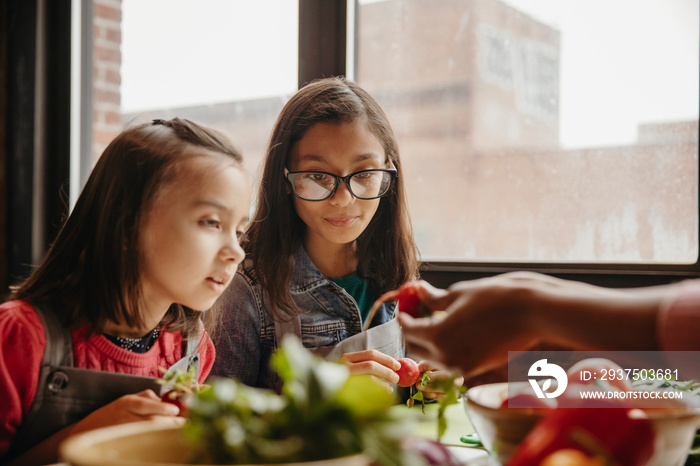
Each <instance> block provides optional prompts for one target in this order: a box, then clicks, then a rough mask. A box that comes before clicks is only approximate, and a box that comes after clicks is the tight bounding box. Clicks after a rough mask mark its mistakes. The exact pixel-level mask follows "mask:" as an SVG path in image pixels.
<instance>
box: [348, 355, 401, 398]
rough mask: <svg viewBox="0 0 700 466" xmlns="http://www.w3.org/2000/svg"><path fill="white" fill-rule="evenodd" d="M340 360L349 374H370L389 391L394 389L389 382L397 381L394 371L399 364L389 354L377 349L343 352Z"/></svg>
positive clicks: (397, 368) (397, 377) (397, 376)
mask: <svg viewBox="0 0 700 466" xmlns="http://www.w3.org/2000/svg"><path fill="white" fill-rule="evenodd" d="M340 361H341V362H342V363H344V364H345V365H346V366H348V368H349V369H350V373H351V374H353V375H371V376H373V377H375V378H377V379H378V381H379V382H380V383H382V384H383V385H385V386H386V387H387V389H388V390H389V391H393V390H394V388H393V386H392V385H390V384H395V383H397V382H398V381H399V375H398V374H397V373H396V371H397V370H399V368H400V367H401V364H399V362H398V361H397V360H396V359H394V358H392V357H391V356H387V355H386V354H384V353H381V352H379V351H377V350H373V349H372V350H364V351H356V352H354V353H345V354H343V355H342V356H341V357H340Z"/></svg>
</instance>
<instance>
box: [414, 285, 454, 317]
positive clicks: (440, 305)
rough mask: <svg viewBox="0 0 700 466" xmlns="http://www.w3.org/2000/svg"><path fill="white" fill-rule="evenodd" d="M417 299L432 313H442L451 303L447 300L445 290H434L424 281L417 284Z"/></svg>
mask: <svg viewBox="0 0 700 466" xmlns="http://www.w3.org/2000/svg"><path fill="white" fill-rule="evenodd" d="M418 285H419V286H418V288H417V290H416V291H417V292H418V297H419V298H420V300H421V302H423V304H425V305H426V306H428V307H429V308H430V309H431V310H433V311H442V310H443V309H445V308H446V307H447V306H448V305H449V304H450V303H451V302H452V301H451V300H449V299H448V293H447V291H446V290H442V289H439V288H435V287H434V286H433V285H431V284H430V283H428V282H426V281H425V280H420V281H419V282H418Z"/></svg>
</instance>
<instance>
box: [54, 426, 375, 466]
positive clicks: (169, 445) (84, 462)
mask: <svg viewBox="0 0 700 466" xmlns="http://www.w3.org/2000/svg"><path fill="white" fill-rule="evenodd" d="M60 454H61V457H62V459H63V461H64V462H65V463H66V464H69V465H71V466H117V465H120V466H123V465H125V464H128V465H130V466H185V465H191V464H192V463H190V462H188V460H189V459H190V458H191V457H192V452H191V450H190V449H189V447H188V446H187V444H186V442H185V439H184V438H183V437H182V434H181V428H180V427H179V426H173V424H172V422H166V423H164V422H160V421H143V422H134V423H130V424H122V425H118V426H113V427H105V428H102V429H96V430H93V431H90V432H86V433H83V434H79V435H76V436H74V437H71V438H69V439H68V440H66V441H65V442H63V444H62V445H61V449H60ZM370 464H371V462H370V460H369V458H368V457H367V456H365V455H362V454H359V455H353V456H347V457H343V458H335V459H331V460H324V461H310V462H303V463H286V466H326V465H327V466H369V465H370ZM248 466H250V465H248Z"/></svg>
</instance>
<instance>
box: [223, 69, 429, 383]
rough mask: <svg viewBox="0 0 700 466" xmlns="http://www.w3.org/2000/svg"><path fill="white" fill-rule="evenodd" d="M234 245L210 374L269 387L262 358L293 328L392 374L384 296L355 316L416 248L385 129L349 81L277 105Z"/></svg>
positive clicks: (380, 373)
mask: <svg viewBox="0 0 700 466" xmlns="http://www.w3.org/2000/svg"><path fill="white" fill-rule="evenodd" d="M243 247H244V249H245V250H246V252H247V253H248V257H247V258H246V260H245V261H244V264H243V266H242V267H241V269H240V270H239V271H238V273H237V274H236V277H235V278H234V280H233V282H232V284H231V286H230V287H229V288H228V289H227V291H226V293H225V294H224V296H223V297H222V299H220V300H219V301H218V302H217V307H219V306H220V307H221V308H222V309H221V310H222V312H221V313H220V317H221V318H222V319H223V322H222V325H220V329H221V330H222V331H220V332H217V333H216V334H214V335H213V337H214V341H215V344H216V348H217V353H218V354H219V357H217V361H216V362H215V365H214V368H213V370H212V373H213V374H216V375H221V376H228V377H235V378H237V379H239V380H240V381H242V382H243V383H246V384H248V385H252V386H258V387H268V388H278V387H277V384H278V380H277V377H276V375H275V374H274V372H273V371H272V370H270V368H269V358H270V355H271V353H272V352H273V351H274V349H275V348H276V346H277V344H278V343H279V342H280V341H281V337H282V336H283V335H284V334H286V333H294V334H296V335H297V336H299V337H300V338H301V340H302V342H303V343H304V345H305V346H306V347H307V348H310V349H312V350H313V351H315V352H317V353H320V354H322V355H324V356H326V357H328V358H335V359H340V360H341V361H343V362H345V363H346V364H347V365H348V366H349V367H350V370H351V372H353V373H365V374H371V375H374V376H376V377H377V378H379V379H383V380H384V381H386V382H392V383H395V382H396V381H397V380H398V376H397V375H396V373H395V370H396V369H398V367H399V364H398V362H397V359H398V358H400V357H403V355H404V349H403V345H402V341H403V340H402V337H401V332H400V327H399V326H398V324H397V321H396V319H394V318H393V317H394V310H395V306H394V304H393V303H387V304H384V305H383V306H382V307H381V308H380V309H379V311H378V312H377V313H376V314H374V316H373V318H372V319H371V322H367V321H366V320H367V319H368V314H369V311H370V308H371V307H372V304H373V303H374V301H375V300H376V299H377V298H378V297H379V296H381V295H382V294H383V293H385V292H387V291H389V290H393V289H396V288H398V287H399V286H400V285H401V284H403V283H404V282H406V281H409V280H412V279H415V278H416V277H417V276H418V251H417V248H416V245H415V242H414V239H413V234H412V231H411V224H410V220H409V214H408V207H407V202H406V193H405V188H404V184H403V178H402V176H401V160H400V158H399V151H398V146H397V142H396V138H395V136H394V133H393V130H392V129H391V126H390V124H389V121H388V119H387V117H386V115H385V114H384V112H383V111H382V109H381V108H380V107H379V105H378V104H377V102H376V101H375V100H374V99H373V98H372V97H371V96H370V95H369V94H368V93H367V92H366V91H364V90H363V89H362V88H360V87H359V86H358V85H356V84H354V83H352V82H351V81H348V80H346V79H344V78H340V77H334V78H327V79H321V80H317V81H314V82H312V83H310V84H308V85H307V86H305V87H304V88H302V89H301V90H299V91H298V92H297V93H296V94H295V95H294V96H293V97H292V98H291V99H290V100H289V101H288V102H287V104H286V105H285V106H284V108H283V109H282V112H281V113H280V115H279V117H278V119H277V122H276V123H275V126H274V128H273V131H272V136H271V140H270V144H269V149H268V152H267V157H266V159H265V163H264V171H263V174H262V180H261V185H260V191H259V193H258V196H257V206H256V210H255V214H254V216H253V219H252V221H251V224H250V227H249V228H248V231H247V232H246V240H245V243H244V245H243ZM366 327H369V329H368V330H365V328H366ZM224 329H225V331H224Z"/></svg>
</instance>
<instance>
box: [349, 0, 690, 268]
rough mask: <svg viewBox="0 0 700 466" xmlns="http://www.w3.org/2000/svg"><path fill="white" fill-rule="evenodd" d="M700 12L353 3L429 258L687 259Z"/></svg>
mask: <svg viewBox="0 0 700 466" xmlns="http://www.w3.org/2000/svg"><path fill="white" fill-rule="evenodd" d="M698 8H699V7H698V3H697V2H695V1H691V0H668V1H664V2H657V1H650V0H645V1H638V0H618V1H615V2H608V1H604V0H591V1H586V2H580V1H571V0H566V1H565V0H549V1H547V0H540V1H537V0H439V1H437V2H432V1H423V0H382V1H376V0H375V1H369V0H360V1H359V5H358V7H357V12H356V14H357V32H356V34H357V38H356V53H357V56H356V70H355V72H356V80H357V82H358V83H359V84H360V85H362V86H363V87H365V89H367V90H368V91H369V92H370V93H371V94H372V95H374V96H375V97H376V98H377V99H378V100H379V102H380V104H381V105H382V106H383V108H384V109H385V111H386V112H387V114H388V115H389V118H390V120H391V121H392V123H393V125H394V129H395V131H396V133H397V136H398V138H399V143H400V147H401V150H402V157H403V161H404V165H405V173H404V174H403V176H405V179H406V181H407V184H408V189H409V200H410V205H411V210H412V217H413V222H414V228H415V231H416V235H417V239H418V241H419V245H420V249H421V252H422V256H423V259H424V260H427V261H451V262H481V263H483V262H492V263H499V262H510V263H513V262H520V263H523V262H525V263H528V262H546V263H555V264H556V263H583V264H585V263H594V264H601V263H608V264H678V265H681V267H682V265H683V264H685V265H687V264H695V263H696V262H697V261H698V243H699V240H698V102H699V97H698V87H699V85H698V83H699V77H698V69H699V68H700V66H699V65H700V64H699V58H698V57H699V51H698V37H699V36H700V33H699V31H698V17H699V12H698Z"/></svg>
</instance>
